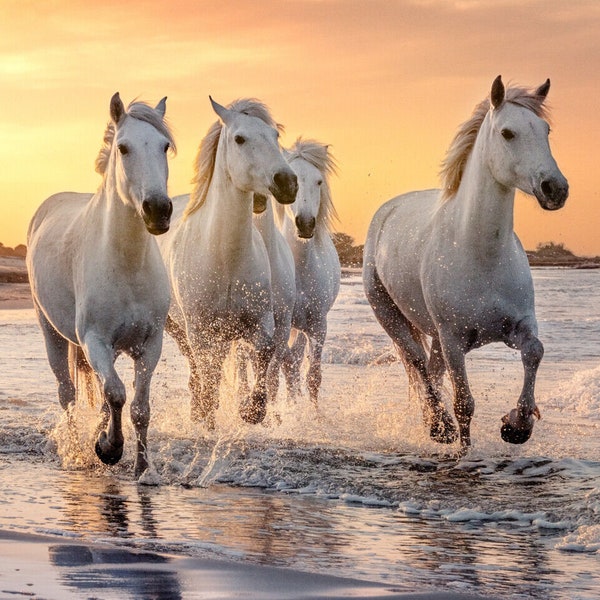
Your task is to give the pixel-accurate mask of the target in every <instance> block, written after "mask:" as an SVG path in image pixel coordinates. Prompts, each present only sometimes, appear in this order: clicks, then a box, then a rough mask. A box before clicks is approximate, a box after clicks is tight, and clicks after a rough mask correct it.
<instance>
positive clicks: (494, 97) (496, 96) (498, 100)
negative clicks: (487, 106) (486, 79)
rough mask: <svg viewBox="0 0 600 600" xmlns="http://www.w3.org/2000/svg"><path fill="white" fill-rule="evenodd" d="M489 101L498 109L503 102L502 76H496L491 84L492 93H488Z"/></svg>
mask: <svg viewBox="0 0 600 600" xmlns="http://www.w3.org/2000/svg"><path fill="white" fill-rule="evenodd" d="M490 100H491V101H492V106H493V107H494V108H499V107H500V105H501V104H502V103H503V102H504V84H503V83H502V75H498V77H496V79H494V83H492V91H491V93H490Z"/></svg>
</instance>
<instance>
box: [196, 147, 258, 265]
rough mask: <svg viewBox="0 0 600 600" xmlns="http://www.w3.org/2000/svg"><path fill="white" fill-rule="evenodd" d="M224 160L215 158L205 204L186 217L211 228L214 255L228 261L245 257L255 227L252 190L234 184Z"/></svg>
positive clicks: (207, 228) (204, 227) (202, 226)
mask: <svg viewBox="0 0 600 600" xmlns="http://www.w3.org/2000/svg"><path fill="white" fill-rule="evenodd" d="M221 158H222V159H224V157H221ZM224 163H225V160H217V162H216V164H215V169H214V172H213V176H212V179H211V183H210V187H209V189H208V193H207V195H206V201H205V203H204V206H203V207H202V210H199V211H197V213H195V215H193V216H192V217H190V219H189V220H190V221H195V222H196V223H197V225H198V226H199V227H201V228H202V229H203V230H204V231H210V235H209V236H207V237H209V238H210V240H212V241H213V242H215V241H216V242H217V247H215V248H214V251H215V256H214V258H215V259H216V258H220V259H222V260H221V261H220V262H223V263H224V264H227V262H228V261H230V260H232V259H233V258H235V257H240V256H241V257H244V251H246V252H247V249H248V248H249V247H250V246H251V244H252V231H253V227H254V226H253V223H252V193H251V192H243V191H241V190H239V189H238V188H236V187H235V186H234V185H233V182H232V180H231V178H230V177H229V175H228V173H227V172H226V170H225V167H224ZM196 215H197V217H196ZM194 217H196V218H194Z"/></svg>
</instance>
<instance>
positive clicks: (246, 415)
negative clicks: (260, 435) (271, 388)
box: [239, 394, 267, 425]
mask: <svg viewBox="0 0 600 600" xmlns="http://www.w3.org/2000/svg"><path fill="white" fill-rule="evenodd" d="M239 410H240V417H242V419H244V421H246V423H250V424H251V425H258V424H259V423H262V422H263V421H264V420H265V417H266V416H267V398H266V395H265V394H257V395H256V396H252V397H250V398H249V399H248V400H246V401H244V402H242V403H241V404H240V409H239Z"/></svg>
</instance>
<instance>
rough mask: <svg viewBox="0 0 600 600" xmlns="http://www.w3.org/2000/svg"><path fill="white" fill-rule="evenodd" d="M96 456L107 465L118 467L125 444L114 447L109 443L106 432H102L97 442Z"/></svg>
mask: <svg viewBox="0 0 600 600" xmlns="http://www.w3.org/2000/svg"><path fill="white" fill-rule="evenodd" d="M95 450H96V456H97V457H98V458H99V459H100V460H101V461H102V462H103V463H104V464H105V465H116V464H117V463H118V462H119V461H120V460H121V457H122V456H123V444H121V445H120V446H113V445H112V444H111V443H110V442H109V441H108V436H107V435H106V431H101V432H100V434H99V435H98V439H97V440H96V448H95Z"/></svg>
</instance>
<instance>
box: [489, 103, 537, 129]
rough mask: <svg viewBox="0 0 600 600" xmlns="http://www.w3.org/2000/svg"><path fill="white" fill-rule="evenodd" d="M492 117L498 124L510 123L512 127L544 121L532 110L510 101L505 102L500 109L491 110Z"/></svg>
mask: <svg viewBox="0 0 600 600" xmlns="http://www.w3.org/2000/svg"><path fill="white" fill-rule="evenodd" d="M493 117H494V119H495V120H496V122H497V123H498V124H500V125H506V126H508V125H512V126H514V127H526V126H527V125H529V124H534V125H538V124H542V123H545V121H544V119H542V118H541V117H538V116H537V115H536V114H535V113H534V112H533V111H532V110H530V109H528V108H526V107H524V106H519V105H518V104H514V103H512V102H506V103H505V104H504V105H503V106H502V108H501V110H499V111H493Z"/></svg>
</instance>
